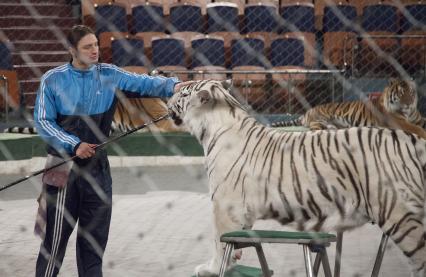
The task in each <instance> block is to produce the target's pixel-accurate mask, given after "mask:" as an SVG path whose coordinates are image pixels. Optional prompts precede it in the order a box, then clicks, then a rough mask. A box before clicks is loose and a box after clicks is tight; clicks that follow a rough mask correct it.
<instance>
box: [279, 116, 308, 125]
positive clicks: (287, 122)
mask: <svg viewBox="0 0 426 277" xmlns="http://www.w3.org/2000/svg"><path fill="white" fill-rule="evenodd" d="M302 119H303V116H300V117H298V118H296V119H293V120H281V121H277V122H273V123H271V127H291V126H303V123H302Z"/></svg>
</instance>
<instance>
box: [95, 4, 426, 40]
mask: <svg viewBox="0 0 426 277" xmlns="http://www.w3.org/2000/svg"><path fill="white" fill-rule="evenodd" d="M94 11H95V12H94V14H93V16H94V19H95V20H96V31H97V33H101V32H105V31H120V32H128V31H130V32H132V33H138V32H152V31H159V32H166V31H167V32H170V33H173V32H182V31H193V32H201V33H212V32H218V31H236V32H241V33H247V32H256V31H263V32H277V33H283V32H289V31H296V30H300V31H304V32H315V31H316V30H317V28H316V26H315V8H314V5H313V4H312V3H299V4H294V5H291V4H287V5H285V6H282V7H281V8H280V9H278V8H277V7H276V6H275V5H274V4H271V3H270V4H268V3H261V4H260V3H259V4H247V5H246V6H245V8H244V14H243V16H242V17H241V18H240V17H239V9H238V6H237V4H235V3H224V2H220V3H210V4H208V5H207V15H206V20H204V17H203V14H202V8H201V6H199V5H196V4H187V3H174V4H172V6H171V7H170V14H169V15H168V16H165V13H164V7H163V6H162V5H159V4H149V5H147V4H142V5H137V6H134V7H133V8H132V9H131V16H130V18H129V19H130V20H128V18H127V15H126V8H125V7H124V6H122V5H120V4H118V3H117V4H112V3H111V4H106V5H97V6H96V7H95V8H94ZM322 14H323V16H322V18H321V19H322V20H321V23H322V25H323V26H321V30H322V31H324V32H329V31H337V30H342V29H346V30H354V31H358V30H356V29H353V28H352V27H353V26H356V25H355V24H354V23H357V22H358V21H360V23H361V26H360V27H361V28H362V30H363V31H366V32H371V31H389V32H394V33H398V32H405V31H408V30H410V29H421V28H423V27H424V26H425V25H426V3H425V4H409V5H406V6H395V5H390V4H385V3H381V4H370V5H366V6H365V7H364V8H363V13H362V14H358V12H357V8H356V6H354V5H352V4H350V3H342V2H340V3H338V4H337V5H328V6H325V7H324V8H323V13H322ZM358 16H360V18H359V20H358ZM240 19H242V20H241V21H242V24H240ZM128 21H130V22H128ZM128 23H130V24H128ZM129 26H130V27H131V28H129Z"/></svg>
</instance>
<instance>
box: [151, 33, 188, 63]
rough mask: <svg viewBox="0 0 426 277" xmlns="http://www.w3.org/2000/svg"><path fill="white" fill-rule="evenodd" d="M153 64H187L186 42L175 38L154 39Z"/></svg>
mask: <svg viewBox="0 0 426 277" xmlns="http://www.w3.org/2000/svg"><path fill="white" fill-rule="evenodd" d="M152 64H153V65H154V66H156V67H159V66H169V65H172V66H185V47H184V42H183V41H182V40H180V39H175V38H161V39H154V40H153V41H152Z"/></svg>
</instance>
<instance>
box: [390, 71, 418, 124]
mask: <svg viewBox="0 0 426 277" xmlns="http://www.w3.org/2000/svg"><path fill="white" fill-rule="evenodd" d="M382 97H383V100H384V101H383V104H384V106H385V108H386V110H387V111H389V112H394V113H399V114H402V115H404V116H409V115H410V114H411V113H413V111H416V110H417V91H416V87H415V84H414V82H412V81H408V80H402V79H392V80H390V82H389V85H388V86H387V87H385V89H384V91H383V94H382Z"/></svg>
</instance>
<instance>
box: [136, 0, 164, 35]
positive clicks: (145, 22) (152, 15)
mask: <svg viewBox="0 0 426 277" xmlns="http://www.w3.org/2000/svg"><path fill="white" fill-rule="evenodd" d="M132 17H133V31H134V32H135V33H139V32H164V31H165V29H164V14H163V7H162V6H159V5H158V6H157V5H153V4H150V5H139V6H136V7H134V8H132Z"/></svg>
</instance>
